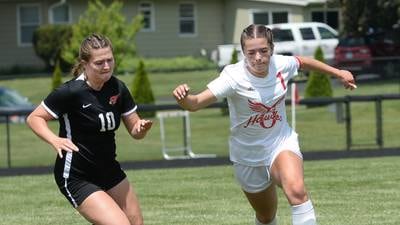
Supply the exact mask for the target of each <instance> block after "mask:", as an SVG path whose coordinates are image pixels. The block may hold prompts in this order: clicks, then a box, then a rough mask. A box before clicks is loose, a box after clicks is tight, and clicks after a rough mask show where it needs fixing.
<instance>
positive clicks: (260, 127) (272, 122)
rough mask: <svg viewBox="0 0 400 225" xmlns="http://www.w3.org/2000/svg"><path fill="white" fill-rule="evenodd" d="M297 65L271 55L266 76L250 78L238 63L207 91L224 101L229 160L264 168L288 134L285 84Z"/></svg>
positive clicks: (214, 81) (284, 57) (289, 57)
mask: <svg viewBox="0 0 400 225" xmlns="http://www.w3.org/2000/svg"><path fill="white" fill-rule="evenodd" d="M299 67H300V61H299V60H298V59H297V58H296V57H293V56H282V55H273V56H271V58H270V64H269V71H268V75H267V76H266V77H264V78H260V77H256V76H254V75H252V74H251V73H250V72H249V70H248V69H247V67H246V65H245V62H244V61H243V60H242V61H240V62H238V63H236V64H232V65H228V66H226V67H225V68H224V69H223V71H222V72H221V74H220V76H219V77H218V78H216V79H215V80H213V81H211V82H210V83H209V84H208V85H207V87H208V89H209V90H210V91H211V92H212V93H213V94H214V95H215V97H216V98H217V99H219V100H221V99H223V98H227V99H228V105H229V114H230V123H231V127H230V129H231V136H230V140H229V148H230V159H231V161H233V162H236V163H241V164H244V165H249V166H260V165H268V162H270V161H271V157H272V156H271V155H272V154H271V153H272V151H275V149H277V148H279V146H280V144H281V143H284V141H285V140H286V138H288V137H289V136H290V135H291V134H292V132H293V131H292V129H291V128H290V127H289V124H288V122H287V119H286V110H285V96H286V92H287V84H288V81H289V80H290V79H291V78H292V77H294V76H295V75H297V70H298V69H299Z"/></svg>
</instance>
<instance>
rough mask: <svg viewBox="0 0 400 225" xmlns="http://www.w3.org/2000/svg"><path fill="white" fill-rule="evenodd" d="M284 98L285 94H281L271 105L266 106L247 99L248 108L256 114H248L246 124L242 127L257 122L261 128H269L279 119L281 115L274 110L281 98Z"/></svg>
mask: <svg viewBox="0 0 400 225" xmlns="http://www.w3.org/2000/svg"><path fill="white" fill-rule="evenodd" d="M283 99H285V96H282V97H281V98H279V99H278V101H276V102H275V103H274V104H273V105H271V106H267V105H264V104H263V103H261V102H253V101H251V100H247V101H248V103H249V108H250V109H251V110H252V111H253V112H256V113H258V114H257V115H254V116H250V118H249V119H248V120H247V123H246V125H245V126H244V128H247V127H248V126H252V125H255V124H258V125H259V126H261V127H263V128H266V129H268V128H271V127H273V126H274V125H275V124H276V121H278V120H279V121H281V120H282V116H280V115H279V114H278V111H277V110H276V106H277V105H278V104H279V103H280V102H281V101H282V100H283Z"/></svg>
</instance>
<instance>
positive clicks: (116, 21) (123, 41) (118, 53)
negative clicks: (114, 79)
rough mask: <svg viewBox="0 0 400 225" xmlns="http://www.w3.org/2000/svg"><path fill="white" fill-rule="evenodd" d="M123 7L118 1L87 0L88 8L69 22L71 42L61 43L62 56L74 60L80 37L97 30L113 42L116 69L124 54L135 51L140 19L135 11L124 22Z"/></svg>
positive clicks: (141, 18)
mask: <svg viewBox="0 0 400 225" xmlns="http://www.w3.org/2000/svg"><path fill="white" fill-rule="evenodd" d="M122 7H123V3H122V2H121V1H112V3H111V4H110V5H109V6H106V5H104V4H103V3H102V2H101V1H100V0H91V1H89V3H88V9H87V11H85V13H84V14H83V15H81V17H80V19H79V22H78V23H76V24H74V25H73V26H72V38H71V40H70V43H68V44H66V45H64V47H63V51H62V57H63V59H65V60H66V61H67V62H69V63H71V64H73V63H74V62H75V60H76V58H77V56H78V54H79V48H80V45H81V43H82V40H84V38H85V37H87V36H89V35H90V34H92V33H99V34H102V35H105V36H107V37H108V38H109V39H110V40H111V42H112V44H113V49H114V51H113V53H114V58H115V62H116V67H115V72H116V73H117V69H118V65H119V63H121V60H122V59H123V58H124V57H125V56H127V55H131V56H135V55H136V47H135V41H134V38H135V35H136V33H137V32H138V31H139V29H140V28H141V27H142V21H143V17H142V16H141V14H138V15H137V16H135V17H134V18H132V21H131V22H130V23H127V22H126V18H125V16H124V15H123V14H122V13H121V9H122Z"/></svg>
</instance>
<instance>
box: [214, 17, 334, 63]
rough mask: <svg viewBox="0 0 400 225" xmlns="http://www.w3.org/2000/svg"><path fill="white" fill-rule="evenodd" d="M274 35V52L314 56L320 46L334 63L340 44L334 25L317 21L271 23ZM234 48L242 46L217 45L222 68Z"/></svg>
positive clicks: (329, 61)
mask: <svg viewBox="0 0 400 225" xmlns="http://www.w3.org/2000/svg"><path fill="white" fill-rule="evenodd" d="M267 27H269V28H271V29H272V32H273V37H274V45H275V47H274V53H275V54H282V55H301V56H308V57H314V53H315V50H316V49H317V48H318V47H319V46H320V47H321V48H322V51H323V52H324V57H325V60H326V62H327V63H330V64H331V63H333V58H334V55H335V54H334V52H335V47H336V46H337V44H338V41H339V40H338V33H337V31H336V30H335V29H333V28H332V27H330V26H328V25H326V24H324V23H317V22H307V23H281V24H271V25H267ZM233 49H236V51H238V52H240V54H238V56H239V59H240V58H242V57H243V55H242V53H241V46H240V45H238V44H237V45H235V44H227V45H219V46H217V52H218V53H217V59H216V60H217V63H218V66H219V67H220V68H222V67H223V66H225V65H227V64H228V63H229V62H230V59H231V55H232V52H233Z"/></svg>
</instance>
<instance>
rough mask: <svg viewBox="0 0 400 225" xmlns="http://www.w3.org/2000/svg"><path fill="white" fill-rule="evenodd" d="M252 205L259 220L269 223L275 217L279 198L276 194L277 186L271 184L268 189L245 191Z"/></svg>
mask: <svg viewBox="0 0 400 225" xmlns="http://www.w3.org/2000/svg"><path fill="white" fill-rule="evenodd" d="M244 193H245V195H246V197H247V199H248V200H249V202H250V205H251V206H252V207H253V209H254V210H255V212H256V217H257V219H258V221H260V222H261V223H264V224H268V223H270V222H271V221H273V219H274V218H275V215H276V210H277V204H278V198H277V194H276V187H275V185H274V184H271V185H270V186H269V187H268V188H267V189H265V190H264V191H262V192H258V193H248V192H245V191H244Z"/></svg>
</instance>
